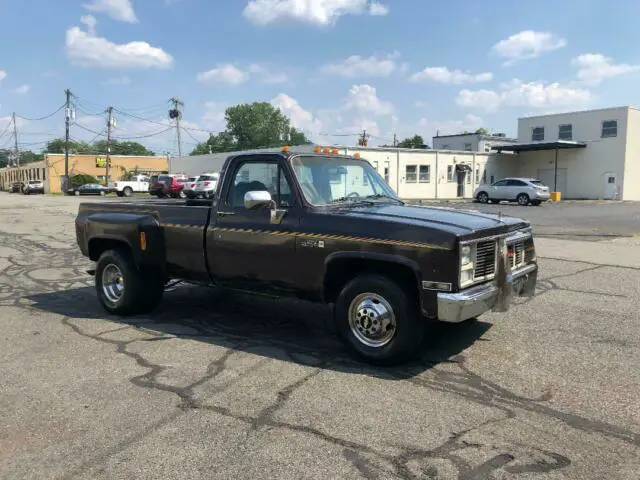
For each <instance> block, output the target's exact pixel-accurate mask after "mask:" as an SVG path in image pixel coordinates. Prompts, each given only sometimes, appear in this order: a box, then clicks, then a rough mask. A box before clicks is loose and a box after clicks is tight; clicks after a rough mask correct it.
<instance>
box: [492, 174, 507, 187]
mask: <svg viewBox="0 0 640 480" xmlns="http://www.w3.org/2000/svg"><path fill="white" fill-rule="evenodd" d="M491 179H492V180H493V176H491ZM506 185H507V181H506V180H499V181H497V182H496V183H494V184H493V186H494V187H504V186H506Z"/></svg>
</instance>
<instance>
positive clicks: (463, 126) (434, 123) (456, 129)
mask: <svg viewBox="0 0 640 480" xmlns="http://www.w3.org/2000/svg"><path fill="white" fill-rule="evenodd" d="M482 126H484V125H483V120H482V118H480V117H478V116H476V115H472V114H467V115H465V116H464V118H462V119H460V120H432V119H428V118H421V119H420V121H419V122H418V127H419V128H420V131H422V132H424V133H425V135H424V137H425V141H427V142H428V143H431V137H434V136H435V135H436V134H440V135H454V134H456V133H460V132H464V131H465V130H466V131H470V132H473V131H475V130H477V129H478V128H480V127H482Z"/></svg>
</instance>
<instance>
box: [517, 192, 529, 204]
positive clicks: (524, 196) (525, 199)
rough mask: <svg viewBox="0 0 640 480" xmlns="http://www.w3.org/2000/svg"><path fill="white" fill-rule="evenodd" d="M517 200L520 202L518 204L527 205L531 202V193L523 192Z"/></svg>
mask: <svg viewBox="0 0 640 480" xmlns="http://www.w3.org/2000/svg"><path fill="white" fill-rule="evenodd" d="M516 201H517V202H518V205H520V206H522V207H526V206H527V205H529V203H530V202H531V199H530V198H529V195H527V194H526V193H521V194H520V195H518V196H517V197H516Z"/></svg>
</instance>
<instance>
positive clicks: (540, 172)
mask: <svg viewBox="0 0 640 480" xmlns="http://www.w3.org/2000/svg"><path fill="white" fill-rule="evenodd" d="M444 138H449V139H454V140H455V141H456V143H454V142H453V140H448V142H449V144H450V146H451V147H457V149H442V148H440V149H437V148H434V149H432V150H431V149H424V150H422V149H406V148H392V147H349V146H340V147H335V146H332V147H330V148H337V149H338V152H339V153H340V154H345V155H353V154H354V153H359V154H360V156H361V157H362V158H364V159H366V160H368V161H369V162H370V163H371V164H372V165H373V166H374V168H376V170H377V171H378V172H379V173H380V175H381V176H382V177H384V179H385V180H386V181H387V183H389V185H390V186H391V188H393V189H394V190H395V191H396V193H397V194H398V196H399V197H400V198H403V199H406V200H428V199H454V198H472V196H473V193H474V190H475V188H476V187H477V186H478V185H481V184H482V183H493V182H494V181H497V180H500V179H501V178H505V177H529V178H538V179H540V180H542V182H543V183H545V184H546V185H548V186H549V188H550V190H551V191H558V192H560V193H561V196H562V198H566V199H620V200H640V110H638V109H636V108H634V107H620V108H607V109H601V110H589V111H583V112H571V113H560V114H554V115H543V116H536V117H526V118H520V119H518V139H517V141H516V140H515V139H510V138H507V137H502V136H499V137H496V136H483V135H476V134H463V135H453V136H447V137H443V136H441V137H434V146H440V147H443V146H447V145H448V144H441V143H440V141H441V140H442V139H444ZM436 139H437V140H438V142H436V141H435V140H436ZM442 141H444V140H442ZM460 142H462V143H460ZM483 142H485V143H483ZM469 143H471V147H469V146H468V144H469ZM461 147H462V148H461ZM489 147H490V148H489ZM314 148H315V146H314V145H306V146H303V147H292V149H291V150H292V151H302V152H305V151H308V152H312V151H313V150H314ZM485 149H487V150H491V152H485V151H484V150H485ZM269 151H272V152H278V151H280V149H279V148H272V149H263V150H256V152H269ZM234 153H239V152H228V153H218V154H211V155H198V156H193V157H183V158H182V159H180V158H176V157H173V158H170V159H169V169H170V171H171V172H172V173H185V174H188V175H199V174H200V173H204V172H216V171H219V170H220V169H221V167H222V164H223V163H224V161H225V159H226V158H227V157H229V156H230V155H233V154H234ZM243 153H247V152H243Z"/></svg>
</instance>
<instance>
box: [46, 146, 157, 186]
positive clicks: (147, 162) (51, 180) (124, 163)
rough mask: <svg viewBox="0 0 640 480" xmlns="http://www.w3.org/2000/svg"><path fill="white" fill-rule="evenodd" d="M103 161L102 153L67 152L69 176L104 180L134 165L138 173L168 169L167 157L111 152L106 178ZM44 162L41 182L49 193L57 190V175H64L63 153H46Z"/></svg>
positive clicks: (110, 178)
mask: <svg viewBox="0 0 640 480" xmlns="http://www.w3.org/2000/svg"><path fill="white" fill-rule="evenodd" d="M105 161H106V156H104V155H69V176H70V177H71V176H73V175H80V174H84V175H91V176H93V177H96V178H97V179H98V180H99V181H101V182H104V181H113V180H120V179H121V178H122V177H123V176H124V175H126V174H127V172H132V171H134V170H136V169H137V170H138V171H139V172H140V173H147V174H153V173H159V172H166V171H167V170H168V169H169V161H168V159H167V157H161V156H153V157H152V156H128V155H111V166H110V167H109V178H108V179H106V178H105V177H106V174H107V169H106V167H105ZM45 163H46V169H47V173H48V174H47V183H48V185H46V186H45V190H46V191H48V192H50V193H59V192H61V191H62V188H61V186H62V180H61V177H62V176H64V154H47V155H46V157H45ZM47 186H48V190H47Z"/></svg>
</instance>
